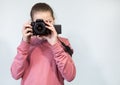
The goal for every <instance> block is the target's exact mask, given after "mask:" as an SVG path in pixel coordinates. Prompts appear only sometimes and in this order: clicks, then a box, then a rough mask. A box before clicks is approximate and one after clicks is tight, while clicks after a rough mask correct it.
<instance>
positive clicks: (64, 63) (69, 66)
mask: <svg viewBox="0 0 120 85" xmlns="http://www.w3.org/2000/svg"><path fill="white" fill-rule="evenodd" d="M65 44H67V45H68V46H70V43H69V41H68V40H66V41H65ZM52 51H53V54H54V59H55V61H56V64H57V67H58V69H59V71H60V73H61V75H62V76H63V78H64V79H66V80H67V81H69V82H70V81H72V80H73V79H74V78H75V75H76V68H75V65H74V62H73V60H72V58H71V56H70V55H69V54H68V53H66V52H65V51H64V49H63V48H62V46H61V43H60V42H57V43H56V44H55V45H53V46H52Z"/></svg>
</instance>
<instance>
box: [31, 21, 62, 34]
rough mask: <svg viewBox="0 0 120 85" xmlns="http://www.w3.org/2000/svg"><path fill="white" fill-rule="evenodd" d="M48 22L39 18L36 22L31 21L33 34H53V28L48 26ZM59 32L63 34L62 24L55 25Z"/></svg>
mask: <svg viewBox="0 0 120 85" xmlns="http://www.w3.org/2000/svg"><path fill="white" fill-rule="evenodd" d="M46 25H47V24H46V23H45V22H44V21H43V20H42V19H37V20H36V21H35V22H31V26H32V30H33V35H40V36H47V35H49V34H51V30H49V29H48V28H46V27H45V26H46ZM54 27H55V30H56V32H57V34H61V25H54Z"/></svg>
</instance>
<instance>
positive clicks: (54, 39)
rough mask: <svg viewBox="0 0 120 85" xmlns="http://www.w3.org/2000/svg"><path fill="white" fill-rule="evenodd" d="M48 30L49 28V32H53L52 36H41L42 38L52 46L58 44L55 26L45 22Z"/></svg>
mask: <svg viewBox="0 0 120 85" xmlns="http://www.w3.org/2000/svg"><path fill="white" fill-rule="evenodd" d="M45 23H46V24H47V25H46V28H48V29H49V30H51V34H50V35H47V36H41V37H42V38H44V39H46V40H47V41H48V42H49V43H50V44H51V45H54V44H55V43H56V42H57V36H58V34H57V32H56V30H55V27H54V26H53V24H52V23H49V22H45Z"/></svg>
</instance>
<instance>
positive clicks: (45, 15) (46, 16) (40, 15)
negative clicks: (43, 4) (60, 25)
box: [33, 11, 53, 21]
mask: <svg viewBox="0 0 120 85" xmlns="http://www.w3.org/2000/svg"><path fill="white" fill-rule="evenodd" d="M36 19H43V20H53V17H52V15H51V12H49V11H38V12H35V13H34V14H33V21H35V20H36Z"/></svg>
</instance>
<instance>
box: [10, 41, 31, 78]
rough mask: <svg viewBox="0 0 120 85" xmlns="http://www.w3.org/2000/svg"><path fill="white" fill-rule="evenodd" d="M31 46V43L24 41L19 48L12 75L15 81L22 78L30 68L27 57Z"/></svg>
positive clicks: (12, 67)
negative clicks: (28, 67)
mask: <svg viewBox="0 0 120 85" xmlns="http://www.w3.org/2000/svg"><path fill="white" fill-rule="evenodd" d="M29 45H30V44H29V43H27V42H25V41H22V42H21V43H20V45H19V46H18V48H17V55H16V56H15V58H14V60H13V63H12V66H11V74H12V76H13V78H14V79H19V78H21V77H22V76H23V74H24V72H25V69H26V68H27V66H28V61H27V56H28V51H29V47H30V46H29Z"/></svg>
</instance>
